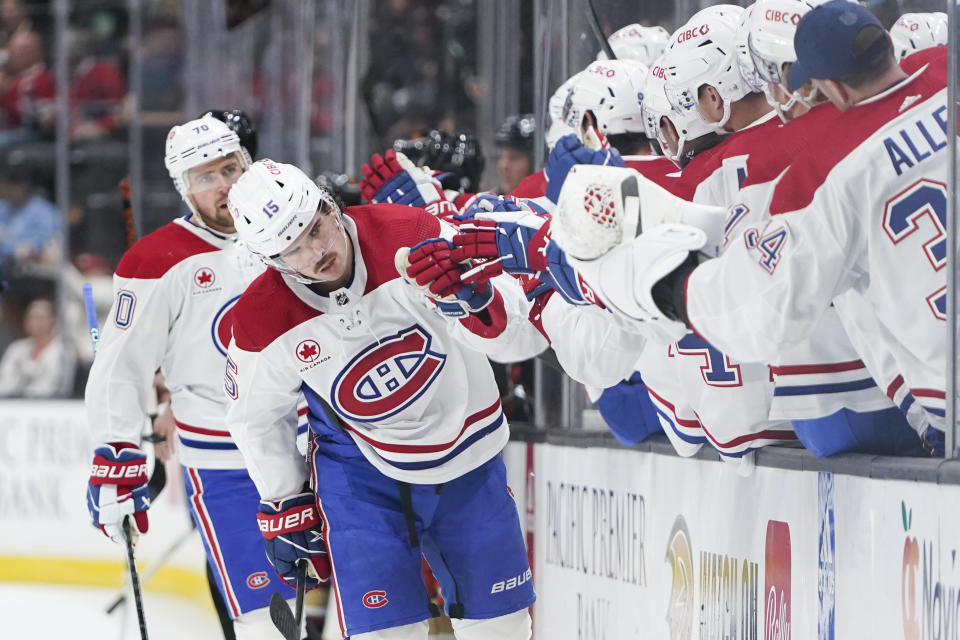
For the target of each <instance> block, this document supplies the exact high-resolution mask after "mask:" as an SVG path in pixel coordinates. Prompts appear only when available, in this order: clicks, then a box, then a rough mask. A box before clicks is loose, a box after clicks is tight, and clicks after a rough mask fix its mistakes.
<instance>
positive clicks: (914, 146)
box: [686, 58, 948, 426]
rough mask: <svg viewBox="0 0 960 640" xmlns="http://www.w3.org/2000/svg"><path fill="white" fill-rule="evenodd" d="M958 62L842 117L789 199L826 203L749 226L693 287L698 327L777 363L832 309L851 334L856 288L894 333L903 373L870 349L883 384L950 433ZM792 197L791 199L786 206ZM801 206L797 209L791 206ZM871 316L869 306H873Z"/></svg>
mask: <svg viewBox="0 0 960 640" xmlns="http://www.w3.org/2000/svg"><path fill="white" fill-rule="evenodd" d="M945 71H946V64H945V60H943V59H942V58H941V60H940V61H939V62H938V63H930V64H927V65H926V66H924V67H923V68H921V69H920V70H919V71H917V72H916V73H914V74H913V75H911V76H910V77H909V78H908V79H906V80H904V81H902V82H900V83H898V84H897V85H895V86H893V87H892V88H890V89H888V90H887V91H885V92H883V93H881V94H879V95H877V96H874V97H873V98H871V99H869V100H866V101H863V102H861V103H859V104H858V105H856V106H854V107H851V108H850V109H848V110H847V111H846V112H844V113H842V114H841V115H840V116H839V117H838V118H837V119H836V120H835V121H834V122H833V123H832V126H833V129H832V131H833V132H834V133H835V135H834V137H833V138H832V139H830V140H829V141H828V143H827V141H825V144H823V145H819V146H817V147H816V148H812V149H810V150H809V151H808V152H807V153H804V154H801V155H800V156H798V157H797V158H795V160H794V162H793V163H792V165H791V168H790V169H789V170H788V171H787V172H786V174H784V176H783V177H782V178H781V180H780V182H779V183H778V185H777V187H776V190H777V193H776V194H775V196H774V203H773V207H772V211H773V212H774V213H776V212H777V207H778V198H779V197H780V192H781V190H784V192H785V193H800V194H813V196H812V199H810V198H809V197H808V198H807V200H808V201H809V204H808V205H806V206H805V207H803V208H802V209H800V210H797V211H793V212H790V213H786V214H783V215H777V216H774V217H773V219H772V220H770V221H769V222H767V223H766V224H765V225H763V226H759V227H754V228H751V229H748V230H747V231H746V233H744V235H743V241H742V242H736V243H733V246H732V247H731V248H730V250H729V251H727V253H726V254H725V256H724V257H723V258H722V259H720V260H715V261H711V262H708V263H706V264H704V265H701V267H699V268H698V269H696V270H695V271H694V272H693V273H692V274H691V276H690V277H689V279H688V281H687V288H686V294H687V313H688V317H689V319H690V322H691V324H692V325H693V326H694V327H695V328H696V329H697V331H698V332H699V333H701V334H702V335H704V336H706V337H707V338H709V339H710V340H711V342H713V343H714V344H716V345H718V346H719V347H721V348H722V349H724V351H727V352H729V353H731V354H735V355H736V356H738V357H741V358H745V359H753V360H772V359H774V358H776V357H777V354H779V353H781V352H783V351H784V350H785V349H788V348H790V347H791V346H793V345H795V344H797V343H798V342H799V341H801V340H803V339H805V338H806V337H807V336H809V335H810V332H811V331H812V330H813V328H814V327H815V326H816V324H817V322H818V321H820V319H821V317H822V316H823V314H824V311H825V310H826V309H827V308H828V307H829V305H830V304H831V302H832V301H834V300H835V299H838V298H840V300H838V302H839V304H838V305H837V309H838V312H839V313H840V319H841V320H842V321H843V322H844V326H845V327H846V328H847V329H848V331H855V330H856V329H855V326H861V327H862V326H864V325H863V323H862V322H861V323H857V322H854V321H853V320H852V318H851V317H850V315H849V314H850V311H849V305H845V304H843V299H842V297H843V294H844V293H845V292H848V291H854V292H856V293H857V294H858V296H859V298H858V299H859V302H858V304H861V305H865V308H866V309H867V310H868V312H869V313H871V314H872V315H873V316H874V317H875V319H876V323H877V324H878V326H882V327H883V331H878V332H877V335H875V336H869V337H863V336H861V337H858V338H857V339H856V340H855V342H856V343H857V345H858V347H860V348H865V347H866V346H868V345H870V344H871V343H874V344H878V345H879V346H880V348H881V349H882V350H883V352H884V353H885V354H886V356H884V357H887V358H892V359H893V361H894V363H895V364H893V365H888V366H885V367H883V368H882V369H881V368H880V367H879V365H878V364H877V363H878V362H879V361H880V358H873V357H871V355H870V353H869V352H867V353H863V354H862V355H863V362H864V363H865V364H866V365H867V367H868V368H869V369H870V372H871V374H873V377H874V378H875V380H876V381H877V382H880V383H881V384H883V381H884V379H885V378H886V377H888V376H889V373H888V372H889V371H891V370H896V371H899V372H900V374H901V376H902V377H898V378H897V379H895V380H894V382H891V383H890V384H887V388H886V392H887V395H888V396H890V397H891V398H893V399H894V401H895V402H896V403H897V404H898V405H900V406H901V409H903V410H904V412H905V413H907V414H908V415H909V409H910V407H911V406H912V405H913V404H919V405H920V406H922V407H923V408H924V410H925V411H926V413H927V415H928V417H929V418H930V421H931V423H932V424H938V425H941V426H942V423H943V415H944V387H945V324H944V320H945V317H946V306H945V304H946V296H945V292H946V277H945V269H944V266H945V264H946V251H947V242H946V238H945V235H946V233H945V227H946V180H947V153H946V151H945V149H946V148H947V136H946V130H947V125H946V123H947V110H948V109H947V105H946V89H945V85H946V74H945ZM781 200H782V198H781ZM786 201H787V202H789V199H787V200H786ZM862 309H863V307H861V310H862Z"/></svg>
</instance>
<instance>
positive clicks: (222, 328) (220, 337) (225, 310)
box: [210, 296, 240, 355]
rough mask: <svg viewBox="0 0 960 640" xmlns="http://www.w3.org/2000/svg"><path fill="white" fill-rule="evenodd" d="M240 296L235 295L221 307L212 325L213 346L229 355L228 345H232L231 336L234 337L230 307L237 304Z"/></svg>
mask: <svg viewBox="0 0 960 640" xmlns="http://www.w3.org/2000/svg"><path fill="white" fill-rule="evenodd" d="M239 299H240V296H233V297H232V298H230V299H229V300H227V303H226V304H225V305H223V306H222V307H220V310H219V311H217V315H215V316H214V317H213V324H212V325H211V326H210V337H211V338H212V339H213V346H215V347H216V348H217V351H219V352H220V353H222V354H223V355H227V346H229V345H230V338H232V337H233V328H232V326H233V323H232V322H231V321H230V320H229V318H228V316H229V314H230V309H232V308H233V305H235V304H237V300H239Z"/></svg>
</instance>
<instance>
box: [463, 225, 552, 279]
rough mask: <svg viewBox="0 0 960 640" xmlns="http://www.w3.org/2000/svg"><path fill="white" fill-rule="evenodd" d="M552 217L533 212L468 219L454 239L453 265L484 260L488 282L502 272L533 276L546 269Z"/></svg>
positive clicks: (484, 271) (481, 266)
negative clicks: (546, 253)
mask: <svg viewBox="0 0 960 640" xmlns="http://www.w3.org/2000/svg"><path fill="white" fill-rule="evenodd" d="M548 220H550V218H549V216H541V215H537V214H536V213H534V212H533V211H532V210H530V209H521V210H520V211H504V212H490V213H484V214H483V218H482V219H481V218H477V219H475V220H467V221H464V222H463V223H461V224H460V226H459V227H458V229H457V231H458V233H457V235H456V236H454V237H453V244H454V246H455V247H456V249H455V250H454V252H453V256H452V258H453V261H454V262H464V261H467V260H482V261H484V262H483V264H481V265H478V268H480V270H481V272H482V276H483V277H485V278H487V279H489V278H492V277H494V276H496V275H499V274H500V273H503V272H506V273H510V274H514V275H517V274H527V275H532V274H535V273H537V272H538V271H545V270H546V267H547V262H546V256H545V255H544V251H545V249H546V245H547V240H548V236H547V231H548V229H549V225H547V224H545V223H546V222H547V221H548Z"/></svg>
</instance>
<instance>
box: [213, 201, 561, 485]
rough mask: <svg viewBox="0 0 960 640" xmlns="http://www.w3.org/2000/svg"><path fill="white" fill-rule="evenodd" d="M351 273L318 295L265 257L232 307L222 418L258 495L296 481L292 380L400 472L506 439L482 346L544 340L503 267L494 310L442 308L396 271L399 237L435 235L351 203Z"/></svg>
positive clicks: (484, 450)
mask: <svg viewBox="0 0 960 640" xmlns="http://www.w3.org/2000/svg"><path fill="white" fill-rule="evenodd" d="M344 224H345V227H346V229H347V232H348V234H349V236H350V239H351V240H352V243H353V246H354V248H355V252H354V273H353V277H352V280H351V281H350V282H349V283H348V285H347V286H345V287H344V288H342V289H339V290H337V291H334V292H331V293H330V294H329V295H326V294H321V293H317V292H315V291H314V290H313V289H311V288H310V287H309V286H307V285H304V284H300V283H298V282H296V281H295V280H293V279H291V278H289V277H285V276H282V275H281V274H280V273H279V272H277V271H273V270H269V271H267V273H265V274H264V275H263V276H261V277H260V278H258V279H257V280H256V281H255V282H254V283H253V284H252V285H251V286H250V288H249V289H248V290H247V291H246V292H245V293H244V294H243V296H242V297H241V298H240V301H239V302H238V303H237V305H236V307H235V308H234V311H233V314H232V315H233V336H234V339H233V342H232V343H231V344H230V348H229V359H228V362H227V372H226V380H225V384H226V389H227V394H228V395H229V396H230V398H231V402H230V407H229V412H228V416H227V421H228V424H229V427H230V431H231V432H232V433H233V436H234V438H235V439H236V441H237V444H239V446H240V449H241V451H243V454H244V457H245V459H246V461H247V469H248V471H249V473H250V477H251V478H252V479H253V481H254V483H255V484H256V485H257V488H258V490H259V491H260V494H261V496H262V497H263V498H264V499H280V498H283V497H286V496H288V495H291V494H294V493H297V492H298V491H300V489H301V486H302V485H303V482H304V480H305V478H306V470H305V467H304V465H303V462H302V458H300V457H299V456H298V455H297V451H296V447H295V445H294V429H293V424H294V418H293V413H294V410H295V405H296V401H297V397H298V394H299V392H300V390H301V388H302V389H303V392H304V393H305V394H306V395H307V397H308V400H309V399H310V398H311V397H312V396H313V397H316V398H319V399H322V400H323V401H324V402H326V403H327V404H328V405H329V406H330V407H331V408H332V409H333V410H334V411H335V412H336V414H337V415H338V416H339V418H341V419H342V422H343V424H344V426H345V429H346V430H347V432H348V433H349V435H350V437H351V438H352V439H353V441H354V442H355V443H356V445H357V446H358V447H359V449H360V451H361V452H362V453H363V455H364V456H365V457H366V459H367V460H368V461H369V462H370V463H371V464H372V465H373V466H375V467H376V468H377V469H379V470H380V471H381V472H382V473H384V474H385V475H387V476H389V477H391V478H395V479H397V480H401V481H405V482H411V483H421V484H432V483H441V482H446V481H448V480H450V479H452V478H456V477H459V476H461V475H463V474H464V473H466V472H468V471H470V470H471V469H474V468H476V467H477V466H479V465H481V464H483V463H484V462H486V461H487V460H489V459H490V458H491V457H493V456H494V455H496V454H497V453H498V452H499V451H500V450H501V449H502V448H503V446H504V445H505V444H506V441H507V437H508V428H507V422H506V419H505V418H504V415H503V411H502V410H501V407H500V394H499V391H498V389H497V385H496V383H495V381H494V378H493V373H492V371H491V369H490V365H489V363H488V362H487V356H490V357H492V358H494V359H498V360H504V361H515V360H522V359H525V358H528V357H531V356H532V355H534V354H536V353H539V352H540V351H542V350H543V349H544V348H545V347H546V341H545V340H544V339H543V337H542V336H541V335H540V334H539V333H538V332H537V331H536V330H535V328H534V327H533V325H532V324H530V323H529V322H528V321H527V315H528V313H529V306H530V305H529V303H528V302H527V300H526V298H525V297H524V296H523V292H522V290H521V288H520V286H519V285H518V284H517V283H516V282H515V281H514V280H513V279H511V278H507V277H500V278H497V279H496V280H495V284H496V293H495V299H494V301H493V302H492V303H491V304H490V306H489V307H488V308H487V310H488V311H489V314H490V317H491V318H492V320H493V322H492V324H491V325H485V324H483V323H481V322H480V321H479V319H477V318H476V317H474V316H470V317H468V318H467V319H464V320H460V321H458V320H454V319H451V318H447V317H444V316H442V315H440V314H439V313H438V312H437V311H436V309H434V308H433V306H432V303H430V302H429V301H428V300H427V299H426V298H425V297H424V296H423V294H422V293H420V292H419V291H417V290H416V289H414V288H413V287H412V286H410V285H408V284H407V283H405V282H404V281H403V280H402V279H401V278H400V277H399V276H398V274H397V271H396V268H395V267H394V262H393V257H394V254H395V253H396V250H397V249H398V248H400V247H404V246H407V247H409V246H413V245H414V244H416V243H417V242H419V241H421V240H424V239H427V238H432V237H437V236H440V235H441V234H443V235H452V233H453V232H452V229H450V228H446V227H443V226H442V225H441V223H440V222H439V221H438V220H437V219H436V218H434V217H432V216H430V215H429V214H427V213H426V212H424V211H422V210H420V209H414V208H411V207H404V206H399V205H373V206H360V207H351V208H350V209H348V210H347V212H346V215H345V216H344Z"/></svg>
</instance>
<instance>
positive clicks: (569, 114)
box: [564, 60, 647, 153]
mask: <svg viewBox="0 0 960 640" xmlns="http://www.w3.org/2000/svg"><path fill="white" fill-rule="evenodd" d="M646 75H647V67H646V66H644V65H643V64H642V63H640V62H637V61H636V60H602V61H598V62H592V63H590V65H589V66H588V67H587V68H586V69H584V70H583V71H582V72H580V74H578V76H577V81H576V82H575V83H574V85H573V91H571V93H570V100H569V103H568V104H567V105H565V112H564V120H565V121H566V122H567V124H569V125H571V126H573V127H574V128H575V129H576V132H577V137H578V138H579V139H580V141H581V142H583V143H584V146H591V147H595V146H597V142H598V141H593V140H592V138H593V137H597V138H598V139H599V136H597V135H596V134H602V135H603V136H610V135H617V134H620V133H645V132H646V129H645V128H644V126H643V113H642V112H641V109H640V105H641V101H642V99H643V81H644V77H645V76H646ZM587 112H589V113H591V114H592V115H593V119H594V121H595V122H596V129H595V132H594V131H593V130H592V129H587V130H586V132H584V127H583V119H584V116H585V115H586V114H587ZM591 143H593V144H591ZM624 152H625V153H626V151H624Z"/></svg>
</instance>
